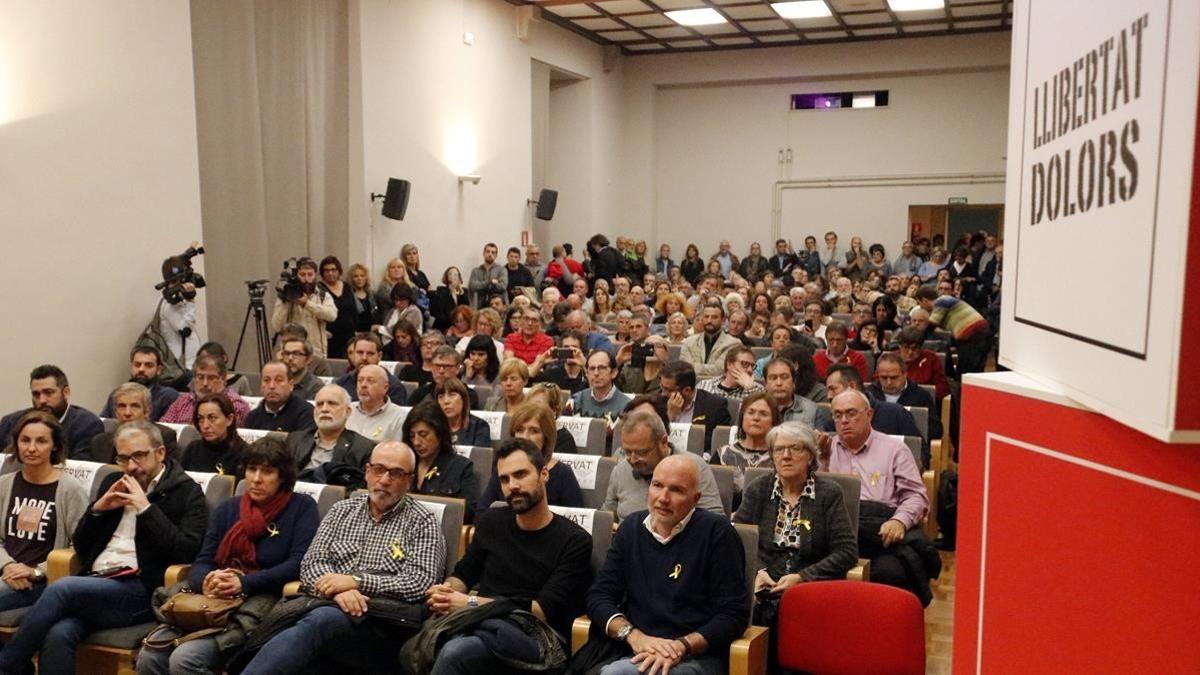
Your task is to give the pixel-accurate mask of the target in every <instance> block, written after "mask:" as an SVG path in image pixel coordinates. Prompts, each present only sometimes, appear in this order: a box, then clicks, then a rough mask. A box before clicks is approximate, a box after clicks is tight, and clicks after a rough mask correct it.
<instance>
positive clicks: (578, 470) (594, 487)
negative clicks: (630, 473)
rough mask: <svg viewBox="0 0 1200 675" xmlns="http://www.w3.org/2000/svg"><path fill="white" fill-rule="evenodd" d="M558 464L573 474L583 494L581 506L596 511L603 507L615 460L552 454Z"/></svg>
mask: <svg viewBox="0 0 1200 675" xmlns="http://www.w3.org/2000/svg"><path fill="white" fill-rule="evenodd" d="M554 459H556V460H558V461H559V463H561V464H564V465H566V466H569V467H571V471H573V472H575V480H576V481H578V482H579V489H580V491H581V492H583V505H584V506H585V507H587V508H589V509H598V508H600V507H601V506H603V505H604V497H605V496H606V495H607V494H608V481H609V479H610V478H611V477H612V471H613V467H615V466H616V465H617V460H616V459H613V458H612V457H599V456H597V455H569V454H567V453H565V452H558V453H555V454H554Z"/></svg>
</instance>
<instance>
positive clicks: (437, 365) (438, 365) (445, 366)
mask: <svg viewBox="0 0 1200 675" xmlns="http://www.w3.org/2000/svg"><path fill="white" fill-rule="evenodd" d="M432 365H433V367H434V368H440V369H442V370H446V369H449V368H457V367H458V364H457V363H438V362H437V361H434V362H433V364H432Z"/></svg>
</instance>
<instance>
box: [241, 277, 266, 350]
mask: <svg viewBox="0 0 1200 675" xmlns="http://www.w3.org/2000/svg"><path fill="white" fill-rule="evenodd" d="M246 285H247V286H249V291H250V303H249V304H248V305H246V318H245V319H243V320H242V332H241V333H240V334H239V336H238V343H237V349H236V350H235V351H234V352H233V370H237V364H238V358H239V357H240V356H241V355H242V342H243V341H244V340H245V339H246V326H248V325H250V315H251V314H254V339H255V341H256V342H257V343H258V368H259V370H262V367H263V364H264V363H266V362H267V361H270V360H271V335H270V334H269V333H268V332H267V308H266V306H265V305H264V304H263V296H264V295H265V294H266V292H267V281H266V279H262V280H259V281H247V282H246Z"/></svg>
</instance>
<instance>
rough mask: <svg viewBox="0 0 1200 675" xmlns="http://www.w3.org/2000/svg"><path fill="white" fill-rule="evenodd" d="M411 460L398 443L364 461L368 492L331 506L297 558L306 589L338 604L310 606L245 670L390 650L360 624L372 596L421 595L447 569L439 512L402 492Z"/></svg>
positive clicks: (281, 669) (282, 668) (277, 669)
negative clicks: (299, 561) (320, 657)
mask: <svg viewBox="0 0 1200 675" xmlns="http://www.w3.org/2000/svg"><path fill="white" fill-rule="evenodd" d="M416 463H417V457H416V454H415V453H413V451H412V448H410V447H408V446H407V445H405V444H404V443H401V442H399V441H387V442H384V443H380V444H379V445H377V446H375V449H374V450H373V451H372V452H371V459H370V461H368V462H367V464H366V466H365V471H366V477H367V489H368V494H367V495H357V496H354V497H351V498H349V499H346V500H343V501H341V502H338V503H337V504H336V505H334V507H333V508H332V509H330V511H329V513H328V515H326V516H325V519H324V520H322V521H321V526H320V528H319V529H318V530H317V535H316V537H315V538H314V539H313V541H312V545H311V546H309V548H308V553H306V554H305V555H304V560H303V561H301V563H300V582H301V585H302V587H303V589H304V591H305V592H307V593H309V594H311V595H315V596H318V597H322V598H328V599H329V600H332V601H333V602H334V603H336V605H329V606H323V607H317V608H316V609H313V610H312V611H310V612H308V613H307V614H305V615H304V617H303V618H302V619H300V621H299V622H297V623H296V624H295V625H294V626H292V627H291V628H288V629H287V630H284V631H283V632H281V633H279V634H278V635H276V636H275V637H273V638H271V640H270V641H269V642H268V643H267V644H265V645H263V648H262V649H261V650H259V652H258V654H257V655H256V656H255V657H254V660H252V661H251V662H250V663H249V665H248V666H247V667H246V669H245V670H244V671H243V672H244V673H297V672H300V671H302V670H303V669H304V668H305V667H306V666H307V665H309V664H311V663H312V662H313V660H315V659H316V658H317V657H319V656H321V655H322V654H325V655H334V654H336V655H337V656H338V657H340V659H339V660H344V659H345V658H346V657H351V658H354V659H355V660H360V659H364V660H365V663H369V662H370V660H371V655H372V654H375V653H377V652H379V653H382V652H383V651H384V650H387V649H388V636H387V635H386V634H385V633H383V632H382V631H380V632H376V631H374V630H372V627H371V625H370V622H366V623H364V622H365V620H366V618H367V616H366V613H367V606H368V604H369V603H370V601H371V599H372V598H392V599H396V600H404V601H408V602H421V601H422V600H423V599H424V597H425V589H427V588H429V587H430V586H432V585H433V584H434V583H435V582H437V581H438V579H439V578H440V577H441V572H442V570H444V569H445V560H446V543H445V541H443V539H442V531H441V526H440V525H439V524H438V521H437V518H436V517H435V516H434V515H433V514H432V513H431V512H430V511H429V510H428V509H426V508H425V507H424V506H422V505H421V504H420V503H419V502H417V501H415V500H413V499H412V498H411V497H409V496H408V490H409V488H410V487H411V486H412V476H413V471H414V470H415V469H416ZM391 651H392V652H393V654H394V652H395V645H394V644H393V645H391Z"/></svg>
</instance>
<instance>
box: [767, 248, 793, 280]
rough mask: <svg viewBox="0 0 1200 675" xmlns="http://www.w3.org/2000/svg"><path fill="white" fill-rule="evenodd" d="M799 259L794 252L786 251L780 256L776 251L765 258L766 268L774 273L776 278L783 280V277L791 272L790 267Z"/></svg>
mask: <svg viewBox="0 0 1200 675" xmlns="http://www.w3.org/2000/svg"><path fill="white" fill-rule="evenodd" d="M799 262H800V260H799V258H797V257H796V256H795V255H794V254H791V253H788V254H786V255H784V256H782V257H780V255H779V254H778V253H776V254H775V255H773V256H771V257H770V258H767V270H769V271H770V272H771V273H772V274H774V275H775V278H776V279H779V280H783V278H784V277H786V276H788V275H790V274H791V273H792V267H794V266H795V265H797V264H799Z"/></svg>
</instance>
